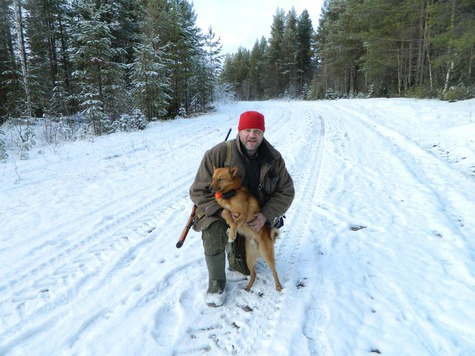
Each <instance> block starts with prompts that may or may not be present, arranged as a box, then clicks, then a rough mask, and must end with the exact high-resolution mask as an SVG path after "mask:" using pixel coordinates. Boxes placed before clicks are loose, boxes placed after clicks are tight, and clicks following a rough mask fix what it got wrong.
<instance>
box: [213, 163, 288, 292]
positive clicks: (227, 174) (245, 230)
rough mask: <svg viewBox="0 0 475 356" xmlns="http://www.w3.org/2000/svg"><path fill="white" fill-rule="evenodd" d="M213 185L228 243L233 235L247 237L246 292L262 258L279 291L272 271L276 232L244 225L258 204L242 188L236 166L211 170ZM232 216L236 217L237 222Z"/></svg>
mask: <svg viewBox="0 0 475 356" xmlns="http://www.w3.org/2000/svg"><path fill="white" fill-rule="evenodd" d="M213 168H214V172H213V182H212V183H211V189H213V190H214V191H215V192H216V193H217V194H215V197H216V201H217V202H218V204H219V205H220V206H221V207H222V208H223V209H224V210H223V217H224V218H225V220H226V222H227V224H228V225H229V227H230V229H229V241H234V240H235V239H236V233H237V232H239V233H240V234H241V235H243V236H245V237H246V263H247V267H248V268H249V271H250V272H251V278H250V279H249V283H248V284H247V286H246V290H247V291H249V290H250V289H251V287H252V285H253V284H254V281H255V280H256V263H257V259H258V257H259V256H261V257H262V258H263V259H264V261H265V262H266V263H267V265H268V266H269V267H270V269H271V270H272V274H273V275H274V281H275V289H277V290H278V291H281V290H282V285H281V284H280V281H279V277H278V276H277V271H276V269H275V255H274V242H275V239H276V237H277V233H278V230H277V229H275V228H271V227H269V226H268V225H267V224H265V225H264V226H263V227H262V228H261V229H260V230H259V231H254V230H253V229H251V228H250V227H249V226H248V225H247V222H249V221H252V220H254V218H255V215H256V214H257V213H259V211H260V207H259V202H258V200H257V198H256V197H255V196H253V195H252V194H251V193H250V192H249V190H248V189H246V188H245V187H243V186H242V185H241V179H240V178H239V177H238V176H237V167H233V168H227V167H226V168H216V167H214V166H213ZM233 190H234V191H235V194H234V195H233V196H232V197H229V198H228V199H224V198H223V197H222V194H226V193H228V192H230V191H233ZM231 214H235V215H238V218H237V219H236V220H234V219H233V217H232V215H231Z"/></svg>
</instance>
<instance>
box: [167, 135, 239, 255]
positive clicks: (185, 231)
mask: <svg viewBox="0 0 475 356" xmlns="http://www.w3.org/2000/svg"><path fill="white" fill-rule="evenodd" d="M231 130H232V128H231V129H229V131H228V134H227V135H226V138H225V139H224V141H227V140H228V138H229V134H230V133H231ZM196 208H197V207H196V205H193V208H192V209H191V214H190V216H189V217H188V221H187V222H186V225H185V228H184V229H183V231H182V233H181V236H180V238H179V239H178V242H177V243H176V248H180V247H182V246H183V244H184V243H185V239H186V236H187V235H188V232H189V231H190V229H191V228H192V227H193V225H194V224H195V222H196Z"/></svg>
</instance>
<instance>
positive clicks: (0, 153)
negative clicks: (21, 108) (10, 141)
mask: <svg viewBox="0 0 475 356" xmlns="http://www.w3.org/2000/svg"><path fill="white" fill-rule="evenodd" d="M4 135H5V133H4V132H3V131H2V130H1V129H0V160H3V159H6V158H7V157H8V154H7V148H6V146H5V141H4V139H3V136H4Z"/></svg>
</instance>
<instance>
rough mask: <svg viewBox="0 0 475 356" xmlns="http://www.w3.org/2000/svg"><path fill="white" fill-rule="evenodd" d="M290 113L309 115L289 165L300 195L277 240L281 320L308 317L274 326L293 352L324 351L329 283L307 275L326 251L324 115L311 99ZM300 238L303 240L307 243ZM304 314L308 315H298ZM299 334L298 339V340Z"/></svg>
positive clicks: (278, 337) (311, 352)
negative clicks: (321, 225) (321, 212)
mask: <svg viewBox="0 0 475 356" xmlns="http://www.w3.org/2000/svg"><path fill="white" fill-rule="evenodd" d="M301 110H302V109H301ZM292 115H293V116H296V117H298V119H297V120H299V121H302V120H303V119H305V120H306V121H307V125H306V130H305V131H304V132H299V133H293V135H294V134H295V135H296V136H297V135H299V136H300V137H301V138H300V139H299V140H298V141H297V142H299V143H300V144H301V147H300V151H301V154H299V155H296V156H297V157H300V159H299V160H298V161H296V162H295V163H294V164H293V166H291V167H289V169H291V170H292V173H291V174H292V177H293V179H294V184H295V188H296V195H295V200H294V205H293V206H292V207H291V210H290V211H289V213H288V214H287V217H288V218H287V219H286V222H285V223H286V226H288V229H289V231H284V233H283V238H282V240H281V241H278V243H277V245H276V248H277V250H276V254H277V262H278V263H277V265H278V266H280V268H281V270H282V271H283V272H284V278H283V279H284V280H286V281H285V282H284V287H285V289H284V293H285V295H286V298H284V300H283V302H282V307H281V309H282V311H281V313H280V315H278V322H277V324H278V325H292V324H293V320H295V318H297V320H300V319H306V323H305V325H301V326H295V327H293V328H289V329H286V330H282V329H280V328H276V329H274V331H273V335H272V339H276V340H279V343H280V344H281V343H282V340H286V341H287V344H288V351H289V352H290V353H292V350H293V351H294V352H295V353H303V354H312V355H315V354H325V350H326V345H325V344H326V340H324V339H323V338H322V336H321V334H320V333H319V332H318V330H319V329H320V328H322V327H323V326H324V325H325V324H326V322H327V318H328V315H327V313H326V312H325V307H324V305H322V304H321V301H322V300H323V299H324V298H323V295H324V293H325V292H324V290H325V289H324V288H323V286H322V285H321V284H322V278H321V277H320V276H313V275H308V272H309V269H310V270H314V268H315V267H314V266H315V264H317V262H318V259H319V258H321V256H322V255H323V253H324V252H323V250H322V241H321V238H322V236H321V235H320V232H319V231H317V230H316V228H315V226H316V221H315V220H316V219H315V217H314V216H313V211H312V206H311V204H315V202H316V201H319V195H320V184H321V178H322V177H321V167H322V164H323V161H324V155H325V139H326V133H325V121H324V119H323V117H322V116H321V114H320V113H319V112H318V110H316V108H315V106H313V105H308V106H305V107H304V109H303V112H300V110H299V111H296V112H293V113H292ZM284 156H285V155H284ZM284 230H286V227H285V226H284ZM302 241H305V243H306V245H305V246H304V245H302ZM309 266H313V267H311V268H309ZM317 291H318V294H319V297H318V298H316V293H317ZM296 296H298V300H296ZM319 301H320V302H319ZM300 314H301V315H305V316H306V317H302V318H299V317H298V316H296V315H300ZM291 330H292V332H290V331H291ZM295 340H299V342H298V345H296V344H295ZM272 345H273V343H272V341H271V342H270V344H269V352H270V353H278V352H279V350H274V349H273V348H272Z"/></svg>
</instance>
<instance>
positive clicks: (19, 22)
mask: <svg viewBox="0 0 475 356" xmlns="http://www.w3.org/2000/svg"><path fill="white" fill-rule="evenodd" d="M14 9H15V26H16V30H17V35H18V46H19V48H20V62H21V72H22V75H23V85H24V90H25V99H26V113H27V116H28V117H32V116H33V110H32V107H31V94H30V84H29V81H28V63H27V60H26V48H25V47H26V45H25V36H24V33H23V18H22V14H21V4H20V0H14Z"/></svg>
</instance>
